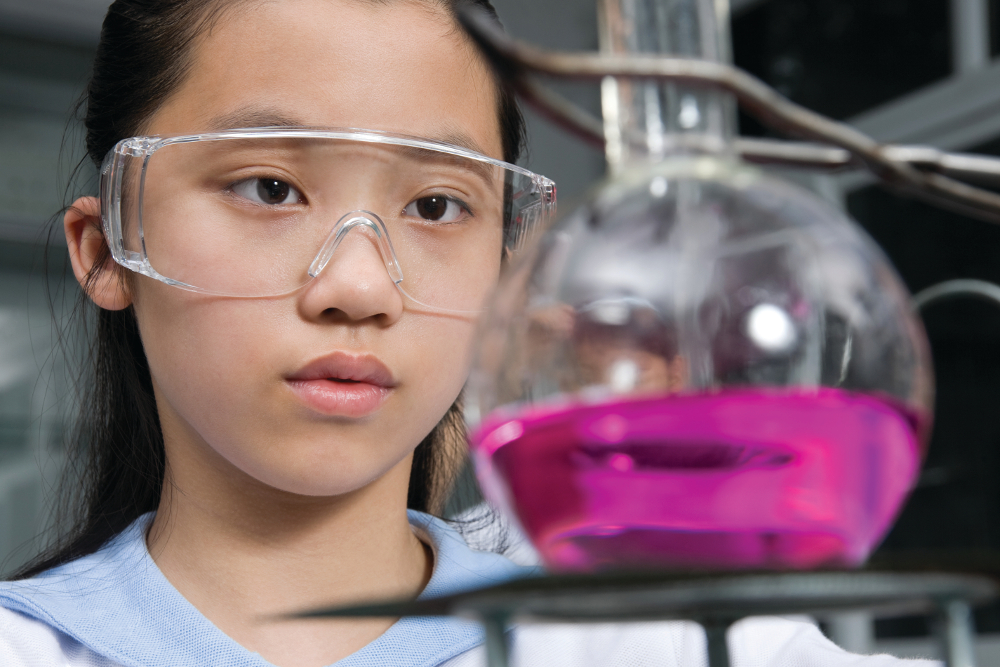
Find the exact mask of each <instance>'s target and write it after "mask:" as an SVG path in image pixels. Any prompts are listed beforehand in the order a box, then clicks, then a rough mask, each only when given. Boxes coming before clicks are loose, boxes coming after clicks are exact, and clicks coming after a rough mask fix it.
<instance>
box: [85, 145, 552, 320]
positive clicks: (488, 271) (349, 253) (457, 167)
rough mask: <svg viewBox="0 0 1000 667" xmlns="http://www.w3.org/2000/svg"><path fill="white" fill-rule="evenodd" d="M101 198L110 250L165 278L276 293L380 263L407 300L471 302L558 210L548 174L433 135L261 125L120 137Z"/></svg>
mask: <svg viewBox="0 0 1000 667" xmlns="http://www.w3.org/2000/svg"><path fill="white" fill-rule="evenodd" d="M101 200H102V201H101V205H102V208H101V210H102V219H103V225H104V231H105V235H106V237H107V239H108V243H109V245H110V248H111V254H112V256H113V257H114V259H115V261H116V262H118V263H119V264H121V265H122V266H124V267H126V268H128V269H131V270H132V271H135V272H137V273H141V274H142V275H145V276H149V277H150V278H155V279H157V280H160V281H162V282H164V283H167V284H168V285H173V286H176V287H180V288H182V289H186V290H191V291H194V292H201V293H205V294H213V295H220V296H229V297H274V296H281V295H284V294H289V293H292V292H294V291H296V290H298V289H300V288H302V287H303V286H304V285H306V284H307V283H309V282H310V281H311V280H313V279H315V278H316V277H317V276H319V275H320V273H321V272H323V271H324V269H326V268H327V266H328V265H331V266H335V265H336V263H337V262H338V261H342V260H343V261H348V259H347V258H350V260H349V261H350V262H351V263H349V264H344V265H343V266H345V267H346V266H350V267H351V271H358V270H360V269H358V267H359V266H367V267H369V268H370V267H371V266H372V265H370V264H368V265H358V264H354V263H353V262H357V261H363V262H378V263H380V265H381V266H384V268H385V271H386V272H387V273H388V279H390V280H391V281H392V282H394V283H395V284H396V286H397V287H398V289H399V291H400V292H401V293H402V294H403V296H404V297H405V298H406V299H408V300H409V301H411V302H413V304H415V305H416V306H422V307H424V308H428V309H431V310H436V311H444V312H455V313H467V312H477V311H478V310H480V309H481V308H482V307H483V301H484V299H485V297H486V296H487V295H488V294H489V293H490V291H491V289H492V287H493V285H495V283H496V281H497V278H498V276H499V271H500V267H501V264H502V262H503V259H504V258H505V257H507V256H509V255H510V254H511V253H513V252H515V251H517V249H518V248H519V247H520V246H521V245H522V243H523V242H524V240H525V239H526V238H527V237H528V235H529V234H530V233H531V232H532V230H533V229H534V228H536V227H537V226H538V225H539V223H540V222H542V221H543V220H545V219H546V218H548V217H549V216H550V215H551V214H552V213H553V212H554V210H555V184H554V183H553V182H552V181H550V180H549V179H547V178H544V177H542V176H538V175H536V174H533V173H531V172H530V171H528V170H526V169H522V168H520V167H518V166H516V165H513V164H508V163H506V162H502V161H500V160H494V159H492V158H489V157H487V156H485V155H480V154H478V153H475V152H472V151H469V150H466V149H464V148H460V147H457V146H452V145H449V144H444V143H439V142H434V141H427V140H422V139H415V138H412V137H406V136H400V135H393V134H388V133H384V132H377V131H369V130H339V129H299V128H259V129H243V130H231V131H225V132H217V133H212V134H199V135H190V136H176V137H133V138H131V139H125V140H123V141H121V142H119V143H118V144H117V145H116V146H115V148H114V149H113V150H111V151H110V152H109V153H108V156H107V158H105V161H104V165H103V167H102V169H101ZM380 275H383V274H380ZM348 277H349V276H348Z"/></svg>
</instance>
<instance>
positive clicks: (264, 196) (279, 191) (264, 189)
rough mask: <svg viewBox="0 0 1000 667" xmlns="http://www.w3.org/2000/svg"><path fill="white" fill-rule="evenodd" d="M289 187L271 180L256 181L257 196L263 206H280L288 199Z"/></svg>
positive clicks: (286, 184)
mask: <svg viewBox="0 0 1000 667" xmlns="http://www.w3.org/2000/svg"><path fill="white" fill-rule="evenodd" d="M290 189H291V186H289V185H288V183H285V182H284V181H276V180H274V179H273V178H260V179H257V196H259V197H260V199H261V201H263V202H264V203H265V204H282V203H284V202H285V200H286V199H288V191H289V190H290Z"/></svg>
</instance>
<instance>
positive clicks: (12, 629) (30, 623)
mask: <svg viewBox="0 0 1000 667" xmlns="http://www.w3.org/2000/svg"><path fill="white" fill-rule="evenodd" d="M0 665H4V667H117V665H116V663H113V662H111V661H109V660H107V659H106V658H103V657H101V656H99V655H97V654H96V653H94V652H92V651H90V650H89V649H87V648H86V647H84V646H83V645H81V644H80V643H79V642H77V641H75V640H73V639H71V638H70V637H68V636H66V635H64V634H63V633H61V632H59V631H58V630H56V629H55V628H53V627H51V626H49V625H47V624H45V623H43V622H42V621H39V620H36V619H33V618H30V617H28V616H24V615H22V614H19V613H18V612H16V611H11V610H10V609H5V608H3V607H0Z"/></svg>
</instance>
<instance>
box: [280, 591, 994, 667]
mask: <svg viewBox="0 0 1000 667" xmlns="http://www.w3.org/2000/svg"><path fill="white" fill-rule="evenodd" d="M998 593H1000V587H998V586H997V584H996V583H995V582H994V580H993V579H991V578H990V577H987V576H984V575H976V574H953V573H944V572H927V573H912V572H905V573H904V572H880V571H854V572H812V573H801V572H796V573H750V574H721V575H719V574H715V575H711V574H676V573H673V574H670V573H643V574H603V575H601V574H599V575H586V576H584V575H580V576H550V577H539V578H531V579H522V580H518V581H513V582H510V583H507V584H502V585H499V586H493V587H491V588H484V589H480V590H476V591H469V592H466V593H459V594H456V595H451V596H447V597H442V598H434V599H429V600H417V601H398V602H386V603H373V604H365V605H359V606H351V607H340V608H334V609H320V610H315V611H311V612H306V613H304V614H299V615H296V616H297V617H300V618H303V617H304V618H319V617H326V618H330V617H339V618H345V617H355V618H357V617H373V616H378V617H397V616H458V617H463V618H470V619H475V620H478V621H479V622H481V623H482V624H483V626H484V628H485V631H486V654H487V661H488V664H489V666H490V667H507V665H508V664H509V658H510V647H509V645H508V641H507V634H506V632H507V628H508V626H509V625H510V624H511V623H514V622H518V621H534V622H564V623H565V622H578V623H596V622H625V621H654V620H658V621H659V620H691V621H695V622H697V623H699V624H700V625H701V626H702V627H703V628H705V634H706V638H707V645H708V665H709V667H730V665H731V664H732V662H731V660H730V656H729V648H728V645H727V643H726V631H727V630H728V629H729V627H730V626H731V625H732V624H733V623H735V622H736V621H738V620H740V619H741V618H746V617H748V616H765V615H784V614H823V613H828V612H834V611H845V610H858V609H865V610H870V611H873V612H875V613H882V614H885V613H895V614H899V613H913V612H931V613H934V614H935V617H936V619H937V623H936V624H935V625H936V636H937V640H938V642H939V644H940V646H941V652H942V655H944V656H945V665H946V666H947V667H974V666H975V652H974V649H975V631H974V628H973V626H972V616H971V605H973V604H977V603H982V602H986V601H988V600H991V599H994V598H995V597H997V595H998Z"/></svg>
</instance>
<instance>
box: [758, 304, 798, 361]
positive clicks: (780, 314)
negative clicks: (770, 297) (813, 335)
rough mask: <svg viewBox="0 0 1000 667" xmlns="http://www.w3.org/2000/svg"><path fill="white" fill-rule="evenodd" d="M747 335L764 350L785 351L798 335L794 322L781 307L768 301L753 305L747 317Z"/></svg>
mask: <svg viewBox="0 0 1000 667" xmlns="http://www.w3.org/2000/svg"><path fill="white" fill-rule="evenodd" d="M747 335H749V336H750V339H751V340H752V341H753V342H754V344H756V345H757V347H759V348H761V349H762V350H764V351H765V352H771V353H777V352H787V351H788V350H789V349H791V348H792V346H794V345H795V339H796V338H797V337H798V336H797V334H796V332H795V324H794V323H793V322H792V318H791V317H789V315H788V313H786V312H785V311H784V310H783V309H782V308H779V307H778V306H775V305H774V304H770V303H761V304H758V305H756V306H754V308H753V310H751V311H750V315H749V316H748V317H747Z"/></svg>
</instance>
